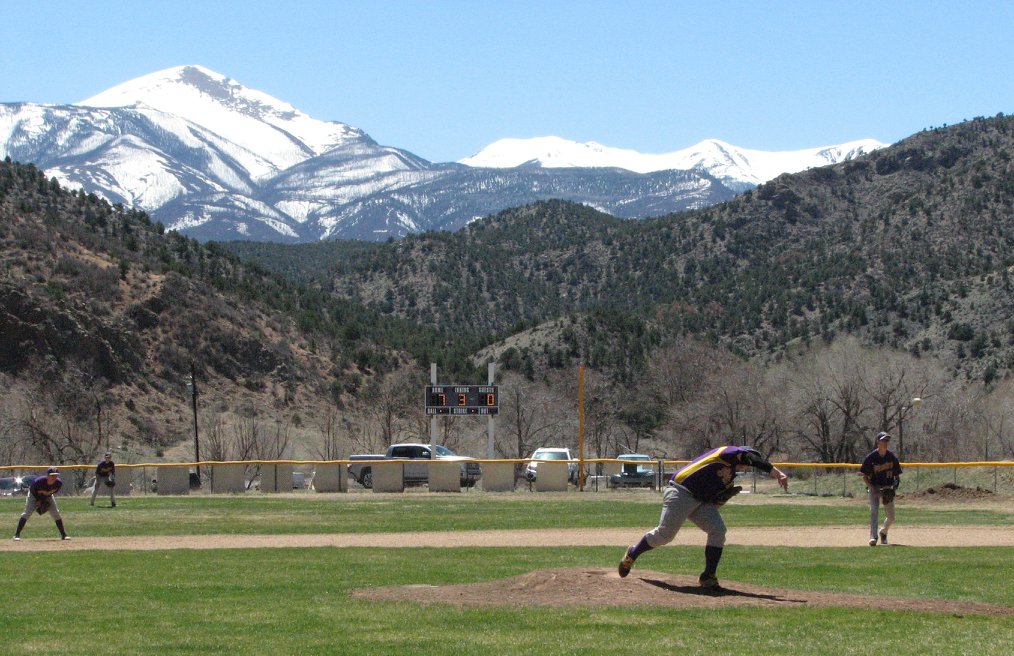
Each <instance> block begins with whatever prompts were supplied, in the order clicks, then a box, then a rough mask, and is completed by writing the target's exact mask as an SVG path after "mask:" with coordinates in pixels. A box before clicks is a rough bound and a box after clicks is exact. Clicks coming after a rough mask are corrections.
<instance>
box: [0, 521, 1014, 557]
mask: <svg viewBox="0 0 1014 656" xmlns="http://www.w3.org/2000/svg"><path fill="white" fill-rule="evenodd" d="M37 528H38V527H37ZM47 529H48V530H47ZM644 531H645V529H644V528H619V529H617V528H609V529H597V528H596V529H591V528H576V529H525V530H513V531H512V530H494V531H427V532H417V533H321V534H302V535H158V536H150V535H145V536H123V537H101V538H98V537H74V538H72V539H71V540H68V541H66V542H64V541H61V540H58V539H57V538H56V537H51V534H52V532H53V531H52V527H51V526H46V527H43V528H39V529H38V531H30V532H27V535H26V537H25V539H24V540H23V541H21V542H14V541H13V540H9V539H8V540H4V541H0V552H5V551H41V550H103V551H115V550H123V551H157V550H163V549H264V548H279V547H288V548H292V547H373V548H391V547H575V546H611V547H617V548H622V547H626V546H629V545H630V544H632V543H634V542H636V541H637V540H638V539H639V538H640V537H641V535H643V533H644ZM32 533H42V535H43V536H45V537H32ZM704 539H705V535H704V533H703V532H702V531H699V530H697V528H695V527H692V526H688V527H686V528H684V530H681V531H680V533H679V535H677V536H676V541H675V542H673V545H676V546H678V545H699V546H704ZM868 539H869V536H868V535H867V532H866V528H865V527H861V526H826V527H814V526H807V527H793V528H735V527H731V528H729V534H728V544H730V545H735V544H741V545H756V546H782V547H863V548H866V549H869V546H867V542H866V541H867V540H868ZM891 541H892V545H891V546H890V547H889V548H894V547H1014V527H1012V526H1006V527H1005V526H896V527H895V528H894V530H892V531H891Z"/></svg>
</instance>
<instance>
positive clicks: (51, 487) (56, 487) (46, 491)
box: [28, 476, 63, 499]
mask: <svg viewBox="0 0 1014 656" xmlns="http://www.w3.org/2000/svg"><path fill="white" fill-rule="evenodd" d="M61 487H63V481H62V480H60V479H59V478H57V479H56V480H55V481H53V482H52V483H50V482H49V478H48V477H47V476H39V477H38V478H36V479H35V480H34V481H32V484H31V485H30V486H28V492H29V493H31V495H32V496H33V497H35V498H36V499H41V498H42V497H49V496H53V495H54V494H56V493H57V492H59V491H60V488H61Z"/></svg>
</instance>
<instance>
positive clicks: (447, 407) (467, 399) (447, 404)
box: [426, 385, 500, 415]
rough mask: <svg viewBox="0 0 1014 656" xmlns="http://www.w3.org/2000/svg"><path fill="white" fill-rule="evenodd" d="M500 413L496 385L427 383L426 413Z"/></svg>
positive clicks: (498, 394)
mask: <svg viewBox="0 0 1014 656" xmlns="http://www.w3.org/2000/svg"><path fill="white" fill-rule="evenodd" d="M499 413H500V388H499V387H498V386H497V385H427V386H426V414H427V415H496V414H499Z"/></svg>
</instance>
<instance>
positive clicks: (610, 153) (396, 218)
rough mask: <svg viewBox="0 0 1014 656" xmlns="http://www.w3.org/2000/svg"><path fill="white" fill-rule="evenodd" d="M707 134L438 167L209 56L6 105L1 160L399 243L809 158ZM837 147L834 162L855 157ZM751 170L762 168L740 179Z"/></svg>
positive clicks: (122, 194) (188, 207) (180, 206)
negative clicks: (555, 204)
mask: <svg viewBox="0 0 1014 656" xmlns="http://www.w3.org/2000/svg"><path fill="white" fill-rule="evenodd" d="M534 141H539V142H540V143H539V144H538V148H534V145H535V144H533V142H534ZM705 143H708V144H712V146H713V147H711V148H710V149H709V148H704V147H700V148H698V147H695V148H696V151H695V152H697V154H696V155H695V154H694V153H691V152H689V151H691V150H694V149H687V151H681V152H683V153H684V156H683V157H682V158H681V159H678V158H675V157H672V155H675V154H672V155H664V156H663V155H642V154H639V153H634V152H633V151H621V150H618V149H609V148H605V147H603V146H599V145H597V144H574V143H573V142H566V141H564V140H561V139H549V140H527V141H525V142H516V143H515V145H514V146H513V147H512V146H511V142H510V141H508V140H505V141H503V142H497V144H493V145H491V146H490V147H489V148H487V149H484V150H483V151H482V153H480V154H479V155H476V156H475V157H472V158H468V159H467V160H463V163H445V164H434V163H431V162H428V161H426V160H424V159H422V158H420V157H417V156H415V155H413V154H412V153H410V152H407V151H404V150H400V149H398V148H394V147H388V146H381V145H379V144H377V143H376V142H375V141H374V140H373V139H371V138H370V137H369V135H367V134H366V133H365V132H363V131H362V130H360V129H358V128H354V127H352V126H349V125H346V124H343V123H339V122H334V121H320V120H317V119H314V118H312V117H310V116H307V115H306V114H304V113H302V112H300V111H299V110H298V109H296V108H295V107H293V106H292V105H290V104H288V103H286V102H284V101H282V100H279V99H277V98H274V97H272V96H270V95H268V94H265V93H263V92H260V91H256V90H253V89H248V88H246V87H244V86H242V85H240V84H239V83H237V82H236V81H234V80H231V79H229V78H227V77H226V76H224V75H221V74H219V73H216V72H214V71H210V70H208V69H206V68H203V67H201V66H180V67H176V68H170V69H166V70H163V71H158V72H156V73H152V74H150V75H145V76H143V77H140V78H137V79H134V80H131V81H129V82H125V83H123V84H120V85H118V86H115V87H113V88H111V89H109V90H107V91H104V92H102V93H99V94H98V95H95V96H92V97H90V98H87V99H85V100H82V101H81V102H79V103H76V104H73V105H42V104H33V103H6V104H0V157H11V158H12V159H14V160H17V161H20V162H32V163H34V164H35V165H37V166H39V167H40V168H42V169H44V170H45V171H46V172H47V174H48V175H50V176H51V177H55V178H56V179H57V180H59V181H60V183H61V184H63V185H65V186H68V187H71V188H81V189H84V190H86V191H89V192H93V193H95V194H97V195H100V196H102V197H104V198H106V199H107V200H109V201H110V202H113V203H122V204H124V205H127V206H135V207H139V208H141V209H144V210H146V211H147V212H149V213H150V214H151V215H152V218H154V219H155V220H157V221H161V222H162V223H164V224H165V225H166V227H168V228H170V229H175V230H180V231H181V232H185V233H187V234H189V235H191V236H194V237H196V238H198V239H218V240H228V239H252V240H265V241H291V242H297V241H313V240H317V239H332V238H354V239H373V240H377V239H387V238H388V237H392V236H393V237H401V236H404V235H406V234H410V233H413V232H419V231H425V230H444V229H451V230H453V229H457V228H459V227H461V226H463V225H466V224H467V223H469V222H471V221H473V220H475V219H477V218H481V217H483V216H487V215H489V214H493V213H495V212H498V211H500V210H502V209H505V208H508V207H515V206H518V205H522V204H526V203H530V202H533V201H536V200H543V199H547V198H563V199H567V200H573V201H576V202H582V203H586V204H588V205H591V206H593V207H596V208H598V209H601V210H602V211H604V212H607V213H610V214H613V215H615V216H620V217H626V218H636V217H644V216H652V215H660V214H666V213H670V212H677V211H682V210H687V209H697V208H700V207H705V206H707V205H710V204H713V203H717V202H721V201H723V200H727V199H729V198H731V197H733V196H734V195H735V193H736V191H739V190H742V189H744V188H748V187H751V186H753V185H754V184H756V183H757V182H762V181H763V180H764V179H767V178H768V177H773V176H774V175H777V174H778V173H781V172H784V171H788V170H789V169H788V168H784V166H789V164H788V163H787V162H789V161H790V160H791V162H792V163H791V166H796V162H797V161H798V159H799V158H798V157H797V158H794V159H793V158H783V159H784V161H785V162H786V163H785V164H783V163H780V162H776V160H775V159H774V156H776V155H780V154H779V153H757V152H756V151H745V150H742V149H735V148H733V147H731V146H727V145H725V144H721V142H705ZM853 147H855V146H854V145H853V144H846V145H845V146H842V147H837V148H839V149H842V150H841V153H846V154H847V152H846V151H849V149H851V148H853ZM817 151H821V149H815V150H814V152H815V153H816V152H817ZM824 151H826V152H827V153H828V154H827V155H826V157H827V161H826V162H822V163H833V162H834V161H838V160H837V159H835V158H836V157H838V156H839V155H840V154H841V153H839V152H838V151H835V150H834V149H833V148H832V149H823V151H821V152H824ZM800 152H802V151H800ZM849 152H851V151H849ZM532 153H534V154H532ZM596 153H598V154H596ZM764 156H770V157H768V158H767V159H764ZM815 157H816V155H815ZM649 161H655V162H656V163H655V164H651V165H649V164H646V162H649ZM564 165H565V166H567V167H568V168H555V167H559V166H564ZM747 165H749V167H748V166H747ZM810 165H816V164H807V166H810ZM723 166H724V167H726V168H722V167H723ZM801 168H805V166H803V167H801ZM748 170H749V171H751V173H750V175H752V176H753V177H745V178H744V177H742V175H745V174H742V171H748ZM797 170H798V169H797ZM730 171H734V172H735V173H730ZM719 176H721V179H722V180H725V181H726V182H725V183H723V182H722V181H720V179H719Z"/></svg>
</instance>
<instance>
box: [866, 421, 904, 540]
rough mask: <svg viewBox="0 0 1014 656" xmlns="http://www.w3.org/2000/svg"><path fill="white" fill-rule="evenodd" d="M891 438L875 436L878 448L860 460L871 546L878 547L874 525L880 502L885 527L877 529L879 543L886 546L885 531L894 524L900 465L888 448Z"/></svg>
mask: <svg viewBox="0 0 1014 656" xmlns="http://www.w3.org/2000/svg"><path fill="white" fill-rule="evenodd" d="M890 443H891V436H890V435H888V434H887V433H885V432H883V431H881V432H880V433H877V448H876V449H874V450H873V451H870V453H869V454H868V455H867V456H866V458H864V459H863V464H862V466H860V467H859V473H860V474H862V475H863V480H865V481H866V489H867V490H868V491H869V493H870V546H871V547H875V546H877V523H878V521H879V517H878V514H879V510H880V502H881V501H883V502H884V514H885V515H886V517H885V519H884V525H883V526H882V527H881V528H880V544H887V529H889V528H891V524H893V523H894V493H895V491H896V490H897V489H898V485H899V484H900V483H901V479H900V478H899V477H900V476H901V462H899V461H898V457H897V456H895V455H894V454H893V453H892V452H891V451H889V450H888V449H887V447H888V445H889V444H890Z"/></svg>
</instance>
